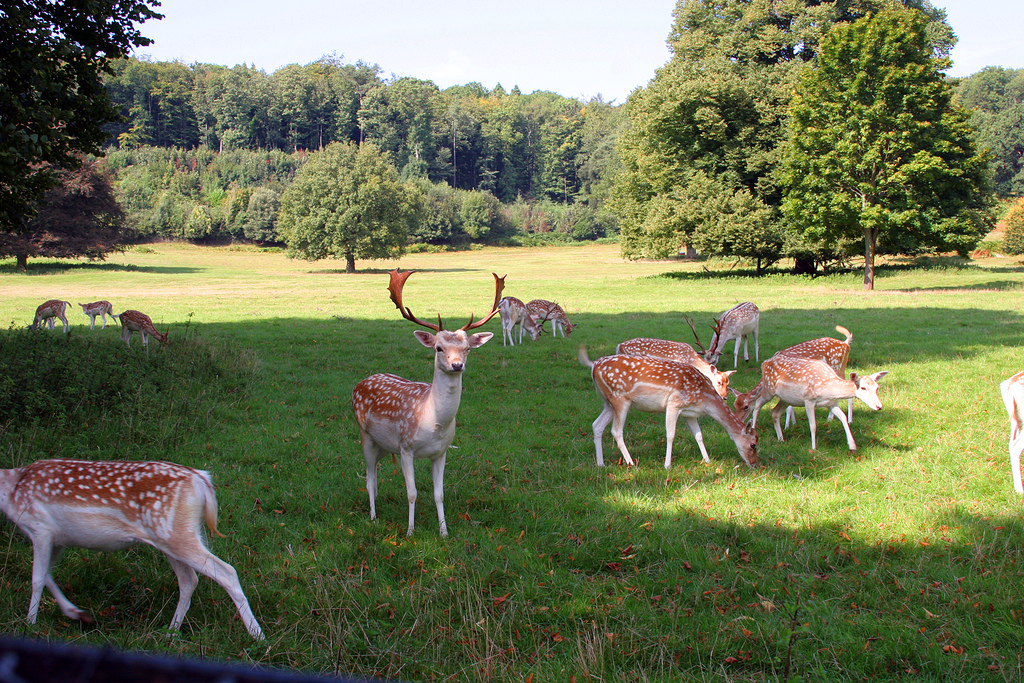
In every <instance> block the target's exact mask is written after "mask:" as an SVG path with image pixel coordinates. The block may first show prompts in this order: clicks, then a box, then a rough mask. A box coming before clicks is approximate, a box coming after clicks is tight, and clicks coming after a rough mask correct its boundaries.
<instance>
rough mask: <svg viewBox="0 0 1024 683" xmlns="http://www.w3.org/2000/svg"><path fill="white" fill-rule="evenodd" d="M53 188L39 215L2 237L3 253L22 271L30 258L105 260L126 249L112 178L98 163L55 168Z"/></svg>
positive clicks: (40, 206) (121, 215)
mask: <svg viewBox="0 0 1024 683" xmlns="http://www.w3.org/2000/svg"><path fill="white" fill-rule="evenodd" d="M54 175H55V176H56V178H57V180H58V184H57V185H56V186H55V187H52V188H50V189H49V190H47V191H46V193H45V194H44V195H43V200H42V201H41V202H40V205H39V207H37V209H36V211H35V215H34V216H33V218H31V219H30V220H29V221H27V223H26V227H25V230H24V231H23V232H19V233H0V255H3V256H14V257H15V258H16V259H17V268H18V270H21V271H24V270H26V268H27V266H28V258H29V257H30V256H33V257H40V256H43V257H48V258H78V257H81V256H85V257H88V258H90V259H100V260H102V259H104V258H106V255H107V254H109V253H111V252H114V251H123V249H124V245H125V242H126V240H127V238H128V237H129V236H130V235H129V234H128V231H127V230H126V227H125V216H124V212H123V211H122V210H121V206H120V205H119V204H118V203H117V199H116V198H115V197H114V190H113V188H112V186H111V182H110V177H109V176H108V175H107V174H106V173H103V172H102V171H101V170H100V168H99V165H98V162H96V161H84V162H82V163H80V164H79V165H78V166H77V167H76V168H71V169H57V170H56V171H55V172H54Z"/></svg>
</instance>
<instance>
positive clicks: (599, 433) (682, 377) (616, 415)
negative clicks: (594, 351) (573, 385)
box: [578, 346, 758, 469]
mask: <svg viewBox="0 0 1024 683" xmlns="http://www.w3.org/2000/svg"><path fill="white" fill-rule="evenodd" d="M578 357H579V361H580V363H581V364H582V365H584V366H586V367H588V368H590V374H591V377H593V379H594V386H595V387H596V388H597V393H598V394H599V395H600V396H601V398H602V399H603V400H604V409H603V410H602V411H601V414H600V415H598V416H597V419H596V420H594V424H593V429H594V448H595V450H596V451H597V464H598V466H599V467H603V466H604V452H603V448H602V445H601V440H602V437H603V436H604V430H605V429H606V428H607V427H608V423H609V422H610V423H611V425H612V437H613V438H614V439H615V443H616V444H617V445H618V447H619V451H620V452H621V453H622V457H623V458H625V460H626V464H627V465H630V466H632V465H633V464H634V462H633V458H632V457H631V456H630V455H629V450H627V448H626V442H625V441H624V440H623V438H622V434H623V427H624V425H625V423H626V414H627V413H628V412H629V409H630V407H636V409H637V410H641V411H644V412H648V413H665V439H666V441H667V444H666V448H665V469H669V468H670V467H671V466H672V446H673V443H674V442H675V438H676V422H677V420H678V419H679V416H680V415H682V417H683V419H685V420H686V424H687V425H688V426H689V427H690V431H691V432H692V433H693V437H694V438H695V439H696V440H697V446H698V447H699V448H700V454H701V456H703V458H704V462H706V463H710V462H711V459H710V458H709V457H708V451H707V449H706V448H705V447H704V436H703V434H702V433H701V430H700V424H699V423H698V422H697V418H699V417H701V416H704V415H710V416H711V417H712V418H714V419H715V420H716V421H717V422H718V423H719V424H721V425H722V426H723V427H725V430H726V431H727V432H728V433H729V436H730V437H731V438H732V440H733V443H735V444H736V448H737V449H738V450H739V453H740V457H741V458H742V459H743V462H745V463H747V465H749V466H751V467H753V466H754V465H756V464H757V463H758V457H757V434H756V433H755V432H754V430H753V428H751V427H749V426H747V425H745V424H743V422H742V421H741V420H740V419H739V418H737V417H736V416H735V415H734V414H733V413H732V411H731V410H729V406H727V405H726V404H725V401H724V400H723V399H722V397H721V396H719V395H718V393H717V392H716V391H715V389H714V387H712V386H711V382H710V381H709V380H708V378H707V377H705V376H704V375H703V374H701V373H700V371H698V370H697V369H696V368H695V367H693V366H692V365H687V364H686V363H680V362H677V361H671V360H665V359H662V358H652V357H643V356H621V355H615V356H605V357H603V358H599V359H597V360H596V361H591V360H590V358H589V357H588V356H587V349H586V347H583V346H581V347H580V349H579V354H578Z"/></svg>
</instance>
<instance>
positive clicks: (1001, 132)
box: [955, 66, 1024, 197]
mask: <svg viewBox="0 0 1024 683" xmlns="http://www.w3.org/2000/svg"><path fill="white" fill-rule="evenodd" d="M955 99H956V101H957V102H958V103H959V104H961V105H962V106H963V107H965V108H966V109H969V110H971V125H972V126H973V127H974V128H975V129H976V130H977V141H978V145H979V146H981V147H983V148H985V149H988V150H990V151H991V154H992V162H991V165H992V189H993V190H994V191H995V193H996V194H997V195H999V196H1001V197H1006V196H1009V195H1018V196H1019V195H1022V194H1024V69H1003V68H1001V67H997V66H990V67H988V68H987V69H983V70H981V71H979V72H978V73H976V74H974V75H972V76H969V77H967V78H964V79H962V80H961V81H960V83H959V84H958V86H957V90H956V98H955Z"/></svg>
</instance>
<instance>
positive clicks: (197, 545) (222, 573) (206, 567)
mask: <svg viewBox="0 0 1024 683" xmlns="http://www.w3.org/2000/svg"><path fill="white" fill-rule="evenodd" d="M161 550H163V551H164V553H165V554H166V555H167V557H168V558H170V559H171V566H172V567H174V562H175V560H176V561H178V562H180V563H182V564H184V565H187V566H188V567H190V568H192V569H194V570H195V571H197V572H199V573H200V574H202V575H203V576H208V577H210V578H211V579H213V580H214V581H216V582H217V583H218V584H219V585H220V587H221V588H223V589H224V590H226V591H227V593H228V596H230V598H231V601H232V602H233V603H235V607H236V608H237V609H238V616H240V617H241V618H242V623H243V624H245V628H246V630H247V631H248V632H249V635H251V636H252V637H253V638H256V639H258V640H263V630H262V629H261V628H260V625H259V623H257V621H256V617H255V616H254V615H253V613H252V609H251V608H250V607H249V601H248V600H247V599H246V597H245V593H244V592H242V584H241V583H239V581H238V572H236V571H235V568H234V567H232V566H231V565H230V564H228V563H227V562H225V561H224V560H222V559H220V558H219V557H217V556H216V555H214V554H213V553H212V552H210V550H209V549H208V548H207V547H206V546H204V545H203V544H202V543H201V542H200V541H199V537H198V536H196V537H195V538H194V539H193V542H192V543H191V544H190V545H189V547H186V548H176V549H175V551H174V556H173V557H172V556H171V553H170V551H168V550H167V549H166V548H161ZM174 573H175V574H177V575H178V587H179V590H181V591H182V595H184V594H185V587H184V586H182V584H181V574H179V573H178V569H177V568H175V570H174ZM191 590H195V586H192V589H191ZM191 590H190V591H189V593H188V601H189V602H191V600H192V592H191ZM181 603H182V600H181V597H179V599H178V608H179V609H180V608H181ZM185 609H186V610H187V609H188V605H186V606H185ZM184 616H185V614H184V612H182V614H181V617H182V618H184ZM174 617H175V619H177V618H178V612H177V611H176V612H175V613H174ZM178 625H179V626H180V625H181V623H180V622H178ZM171 628H174V622H173V621H172V622H171Z"/></svg>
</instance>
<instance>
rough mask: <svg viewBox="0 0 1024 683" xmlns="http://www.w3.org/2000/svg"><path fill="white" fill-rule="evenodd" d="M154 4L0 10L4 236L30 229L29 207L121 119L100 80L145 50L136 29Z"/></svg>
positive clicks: (131, 1) (95, 2) (116, 0)
mask: <svg viewBox="0 0 1024 683" xmlns="http://www.w3.org/2000/svg"><path fill="white" fill-rule="evenodd" d="M159 4H160V3H159V2H157V1H156V0H139V1H136V0H91V1H90V2H55V1H54V0H6V1H5V2H4V3H3V5H2V7H0V83H2V84H3V86H2V87H0V231H4V232H18V231H24V230H26V229H27V220H28V218H29V217H30V215H31V212H32V207H34V206H36V205H37V201H38V200H39V199H40V198H41V197H42V195H43V193H44V192H45V191H46V189H47V188H48V187H50V186H52V185H53V184H54V182H55V171H54V169H56V168H73V167H75V166H76V165H78V164H79V159H80V157H79V154H80V153H83V152H86V153H95V152H98V151H99V146H100V144H101V143H102V142H103V141H104V139H105V138H106V135H105V133H104V131H103V125H104V124H106V123H108V122H111V121H114V120H116V119H117V113H116V112H115V111H114V110H113V109H112V108H111V105H110V100H109V98H108V96H107V91H106V89H105V88H104V86H103V82H102V80H101V78H100V76H101V73H103V72H106V71H109V67H110V60H112V59H116V58H119V57H124V56H125V55H126V54H127V53H128V51H129V50H131V49H132V48H133V47H139V46H144V45H148V44H149V43H150V41H149V39H147V38H145V37H143V36H142V34H141V33H140V31H139V28H138V25H139V24H140V23H142V22H144V21H146V20H147V19H154V18H160V16H161V15H159V14H157V13H156V12H155V11H154V10H153V9H152V7H158V6H159Z"/></svg>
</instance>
